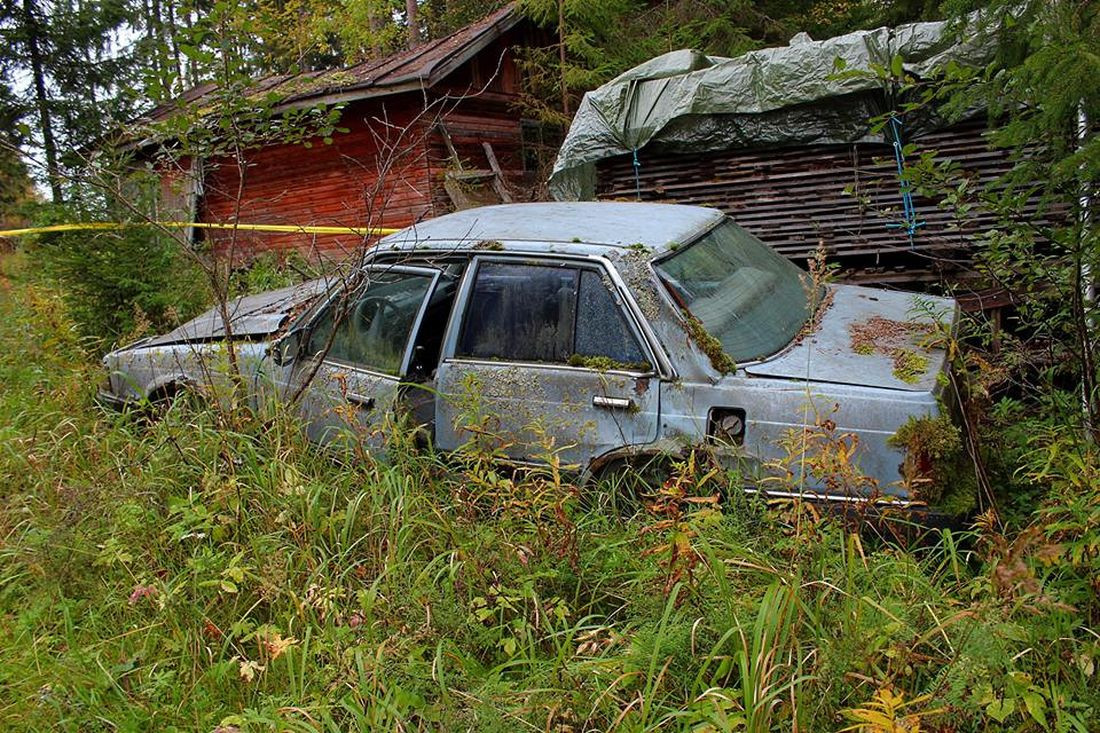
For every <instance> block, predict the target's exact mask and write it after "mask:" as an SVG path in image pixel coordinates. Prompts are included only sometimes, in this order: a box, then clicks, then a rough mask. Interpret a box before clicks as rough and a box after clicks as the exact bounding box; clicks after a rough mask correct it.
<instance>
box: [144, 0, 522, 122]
mask: <svg viewBox="0 0 1100 733" xmlns="http://www.w3.org/2000/svg"><path fill="white" fill-rule="evenodd" d="M521 18H522V15H521V14H520V12H519V10H518V9H517V8H516V6H515V4H514V3H509V4H508V5H506V6H504V7H503V8H501V9H499V10H497V11H495V12H493V13H490V14H489V15H487V16H486V17H485V18H482V19H481V20H479V21H477V22H476V23H472V24H470V25H468V26H466V27H465V28H461V29H459V30H457V31H455V32H454V33H452V34H451V35H449V36H445V37H443V38H437V39H435V40H433V41H426V42H425V43H422V44H420V45H419V46H416V47H415V48H411V49H408V50H406V51H401V52H399V53H395V54H393V55H391V56H387V57H385V58H382V59H371V60H368V61H364V62H362V63H359V64H355V65H354V66H347V67H344V68H338V69H321V70H317V71H305V72H300V73H297V74H273V75H270V76H266V77H263V78H261V79H259V80H257V82H256V83H255V85H254V86H253V88H252V93H253V94H264V95H266V94H270V93H274V94H278V95H282V99H281V100H280V102H279V105H278V106H279V107H280V108H283V109H287V108H293V107H299V106H312V105H314V104H320V103H325V104H336V103H339V102H350V101H354V100H358V99H365V98H368V97H376V96H383V95H389V94H397V93H399V92H403V91H409V90H415V89H425V88H428V87H431V86H434V85H435V84H437V83H439V81H441V80H442V79H443V78H444V77H445V76H447V75H448V74H450V73H451V72H452V71H454V70H455V69H457V68H458V67H459V66H461V65H462V64H464V63H466V62H467V61H469V60H470V59H471V58H472V57H473V56H475V55H476V54H477V53H478V52H480V51H481V50H483V49H484V48H485V47H486V46H488V45H489V44H490V43H492V42H493V41H495V40H497V39H498V38H500V37H501V36H502V35H503V34H504V33H506V32H507V31H508V30H510V29H511V28H512V27H514V26H515V25H516V24H517V23H519V21H520V20H521ZM216 88H217V85H216V84H213V83H207V84H200V85H198V86H195V87H193V88H191V89H188V90H187V91H186V92H184V93H183V94H181V95H180V96H179V97H178V98H176V99H175V100H173V101H172V102H169V103H166V104H162V105H160V106H158V107H156V108H154V109H153V110H152V111H150V112H149V113H148V114H147V115H146V116H145V121H146V122H151V123H155V122H162V121H164V120H166V119H168V118H170V117H171V116H172V115H173V114H175V113H177V112H179V111H180V110H181V109H183V108H184V107H187V106H189V105H192V104H195V103H201V102H202V100H203V98H204V97H206V96H207V95H209V94H210V93H211V92H213V91H214V90H215V89H216Z"/></svg>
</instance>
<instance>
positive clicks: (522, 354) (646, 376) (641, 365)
mask: <svg viewBox="0 0 1100 733" xmlns="http://www.w3.org/2000/svg"><path fill="white" fill-rule="evenodd" d="M640 333H641V332H640V329H639V328H638V324H637V322H636V321H635V320H634V318H633V316H632V315H631V314H630V312H629V310H628V309H626V308H625V307H624V299H623V297H622V293H621V291H620V290H619V289H618V286H617V285H616V284H615V282H613V280H612V278H611V277H610V276H609V271H608V270H607V269H606V268H605V266H604V265H602V264H600V263H598V262H594V261H579V260H567V259H551V258H534V259H522V260H521V259H517V258H514V257H513V258H506V257H489V256H483V257H477V258H475V259H474V262H473V263H472V265H471V267H470V268H469V269H468V270H467V273H466V277H465V279H464V281H463V284H462V288H461V290H460V292H459V295H458V300H457V303H456V307H455V315H454V318H453V322H452V324H451V327H450V328H449V329H448V336H447V340H446V342H445V344H444V348H443V358H442V360H441V362H440V365H439V368H438V372H437V380H436V387H437V390H438V397H437V399H436V420H435V432H436V443H437V445H438V446H439V447H440V448H443V449H445V450H453V449H455V448H458V447H459V446H461V445H462V444H463V443H465V442H466V441H468V440H470V439H471V438H472V437H473V436H475V435H477V436H481V438H482V440H489V441H490V442H491V443H492V444H493V447H494V448H496V449H498V450H499V451H501V452H503V453H504V454H506V455H507V456H509V457H510V458H512V459H516V460H520V461H532V462H545V461H547V460H549V458H550V456H551V454H554V455H556V456H557V458H558V459H560V460H561V461H562V462H563V463H565V464H571V465H575V466H577V467H579V468H584V467H587V466H588V464H589V462H590V461H592V459H594V458H597V457H599V456H602V455H604V454H606V453H608V452H609V451H612V450H615V449H617V448H621V447H623V446H632V445H642V444H646V443H650V442H652V441H653V440H654V439H655V438H656V435H657V420H658V413H659V409H658V408H659V393H660V390H659V388H658V380H657V379H656V378H654V377H653V368H652V364H653V358H652V354H651V351H650V349H649V347H648V346H647V345H646V343H645V341H644V339H642V338H641V336H640Z"/></svg>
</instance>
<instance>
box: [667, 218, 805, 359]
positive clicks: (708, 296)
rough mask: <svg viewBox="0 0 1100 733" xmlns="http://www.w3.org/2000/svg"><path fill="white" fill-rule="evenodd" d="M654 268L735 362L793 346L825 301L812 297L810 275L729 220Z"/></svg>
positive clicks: (758, 357)
mask: <svg viewBox="0 0 1100 733" xmlns="http://www.w3.org/2000/svg"><path fill="white" fill-rule="evenodd" d="M655 267H656V269H657V272H658V274H659V275H660V277H661V279H662V280H663V281H664V283H665V285H666V286H667V287H668V289H669V290H670V291H671V292H672V294H673V297H674V298H675V299H676V300H677V301H678V302H679V303H680V305H681V306H683V307H684V308H686V309H687V310H688V312H689V313H691V315H693V316H695V317H696V318H698V319H699V321H701V322H702V324H703V326H705V327H706V329H707V331H708V332H709V333H710V334H711V335H712V336H714V337H715V338H717V339H718V340H719V341H720V342H721V343H722V348H723V350H724V351H725V352H726V353H727V354H729V355H730V356H731V357H733V358H734V360H736V361H752V360H755V359H760V358H762V357H765V356H768V355H770V354H774V353H775V352H777V351H779V350H780V349H782V348H783V347H784V346H786V345H787V344H789V343H790V342H791V341H792V340H793V339H794V337H795V336H796V335H797V334H798V332H799V330H801V328H802V326H803V324H805V323H806V321H807V320H808V319H809V318H810V315H811V310H812V307H813V305H812V302H818V301H819V300H820V299H819V298H816V297H814V298H812V297H811V295H812V291H811V288H810V285H809V276H808V275H807V274H806V273H805V272H803V271H802V270H800V269H799V268H798V267H797V266H795V265H794V264H792V263H791V262H790V261H789V260H787V259H786V258H785V257H782V256H781V255H779V254H777V253H776V252H774V251H773V250H772V249H771V248H770V247H768V246H767V245H766V244H764V243H763V242H761V241H760V240H759V239H757V238H756V237H754V236H753V235H751V234H749V233H748V232H746V231H745V230H744V229H742V228H741V227H739V226H737V224H735V223H733V221H731V220H728V219H727V220H726V221H725V222H723V223H722V224H719V225H718V226H717V227H715V228H714V229H712V230H711V231H710V232H708V233H707V234H705V235H704V236H703V237H701V238H700V239H698V240H697V241H695V242H694V243H692V244H690V245H688V246H687V247H685V248H684V249H682V250H680V251H679V252H676V253H675V254H674V255H672V256H671V257H668V258H666V259H664V260H661V261H660V262H657V263H656V265H655Z"/></svg>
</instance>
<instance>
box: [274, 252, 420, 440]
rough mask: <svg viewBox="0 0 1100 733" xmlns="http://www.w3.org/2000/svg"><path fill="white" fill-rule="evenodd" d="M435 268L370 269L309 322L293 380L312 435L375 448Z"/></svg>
mask: <svg viewBox="0 0 1100 733" xmlns="http://www.w3.org/2000/svg"><path fill="white" fill-rule="evenodd" d="M438 278H439V272H438V271H436V270H434V269H430V268H420V267H405V266H388V267H376V268H370V269H368V270H366V271H365V273H364V282H363V283H361V284H360V285H359V286H358V287H355V288H352V289H350V290H346V291H344V292H342V293H340V294H338V295H337V296H336V297H334V298H332V299H331V300H330V301H329V303H328V304H327V305H326V306H325V307H324V308H323V309H322V310H321V311H320V312H319V313H318V315H317V316H316V318H315V319H314V320H313V322H312V323H311V324H310V326H309V329H308V331H306V332H305V334H304V336H303V338H304V343H303V344H302V346H301V347H300V351H299V357H298V359H297V361H296V364H295V365H294V371H293V376H292V379H291V383H292V384H296V385H301V384H303V383H305V386H304V388H302V389H303V391H302V395H301V399H300V401H299V403H298V409H299V410H300V412H301V414H302V416H303V418H304V419H305V421H306V426H307V432H308V434H309V437H310V439H311V440H315V441H317V442H321V443H332V442H333V441H338V440H344V439H347V438H349V437H350V438H353V439H355V440H356V441H362V442H365V443H366V444H367V445H371V446H379V445H381V444H382V442H383V439H384V437H385V436H384V435H383V434H382V431H383V428H384V427H386V425H387V419H388V418H389V417H390V416H392V414H393V411H394V409H395V408H396V403H397V400H398V399H399V397H400V395H401V387H402V378H403V377H404V376H405V375H406V374H407V371H408V368H409V363H410V360H411V359H412V352H413V336H414V334H415V333H416V332H417V329H418V327H419V325H420V322H421V320H422V318H423V316H424V311H425V308H426V305H427V302H428V298H429V296H430V294H431V293H432V291H433V288H434V286H435V284H436V281H437V280H438Z"/></svg>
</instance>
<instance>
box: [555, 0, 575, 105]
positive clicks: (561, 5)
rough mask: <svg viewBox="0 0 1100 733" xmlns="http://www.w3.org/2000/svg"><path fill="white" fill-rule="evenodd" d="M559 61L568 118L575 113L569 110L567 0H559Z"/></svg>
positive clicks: (562, 102)
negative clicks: (566, 44)
mask: <svg viewBox="0 0 1100 733" xmlns="http://www.w3.org/2000/svg"><path fill="white" fill-rule="evenodd" d="M558 63H559V65H560V69H559V71H560V73H561V111H562V114H564V115H565V119H566V120H568V119H569V118H570V117H572V116H573V115H572V114H571V113H570V111H569V87H568V85H567V84H566V82H565V0H558Z"/></svg>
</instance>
